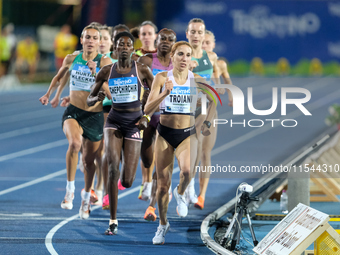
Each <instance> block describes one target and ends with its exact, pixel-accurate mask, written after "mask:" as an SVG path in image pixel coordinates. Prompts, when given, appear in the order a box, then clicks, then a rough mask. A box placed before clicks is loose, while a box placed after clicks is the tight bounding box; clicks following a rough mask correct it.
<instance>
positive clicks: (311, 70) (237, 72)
mask: <svg viewBox="0 0 340 255" xmlns="http://www.w3.org/2000/svg"><path fill="white" fill-rule="evenodd" d="M287 63H288V62H287ZM228 71H229V74H230V75H231V76H247V75H258V76H268V77H271V76H284V75H290V76H340V64H339V62H337V61H330V62H325V63H321V62H320V61H319V60H318V59H312V60H309V59H305V58H303V59H301V60H300V61H299V62H297V63H296V64H295V65H289V63H288V66H285V68H284V70H283V69H282V67H281V69H280V65H279V64H278V63H263V62H262V60H261V59H259V58H256V59H255V60H253V61H252V62H249V61H246V60H243V59H240V60H236V61H233V62H230V63H228Z"/></svg>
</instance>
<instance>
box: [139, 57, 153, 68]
mask: <svg viewBox="0 0 340 255" xmlns="http://www.w3.org/2000/svg"><path fill="white" fill-rule="evenodd" d="M137 62H138V63H142V64H144V65H147V66H148V67H149V68H151V66H152V54H150V53H148V54H145V55H144V56H140V57H139V58H138V60H137Z"/></svg>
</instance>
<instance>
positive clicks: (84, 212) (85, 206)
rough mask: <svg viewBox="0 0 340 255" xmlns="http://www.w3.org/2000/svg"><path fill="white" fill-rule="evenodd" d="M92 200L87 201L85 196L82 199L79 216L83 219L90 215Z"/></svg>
mask: <svg viewBox="0 0 340 255" xmlns="http://www.w3.org/2000/svg"><path fill="white" fill-rule="evenodd" d="M89 202H90V201H85V200H84V199H83V198H82V199H81V206H80V209H79V217H80V218H81V219H84V220H86V219H88V218H89V217H90V212H91V206H90V203H89Z"/></svg>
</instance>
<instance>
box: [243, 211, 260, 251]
mask: <svg viewBox="0 0 340 255" xmlns="http://www.w3.org/2000/svg"><path fill="white" fill-rule="evenodd" d="M246 215H247V220H248V225H249V229H250V233H251V237H252V238H253V243H254V246H256V245H257V244H258V243H259V242H258V241H257V240H256V237H255V232H254V229H253V225H252V223H251V220H250V216H249V213H248V210H247V209H246Z"/></svg>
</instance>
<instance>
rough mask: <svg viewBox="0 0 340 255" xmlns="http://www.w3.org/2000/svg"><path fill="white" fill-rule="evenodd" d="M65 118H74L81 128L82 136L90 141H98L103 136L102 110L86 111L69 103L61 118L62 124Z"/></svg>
mask: <svg viewBox="0 0 340 255" xmlns="http://www.w3.org/2000/svg"><path fill="white" fill-rule="evenodd" d="M67 119H75V120H76V121H77V122H78V124H79V125H80V126H81V127H82V129H83V137H84V138H86V139H89V140H90V141H92V142H97V141H100V140H101V139H102V137H103V126H104V115H103V112H87V111H84V110H82V109H79V108H78V107H75V106H74V105H71V104H70V105H69V106H68V107H67V108H66V110H65V112H64V115H63V118H62V126H63V125H64V121H65V120H67Z"/></svg>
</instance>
